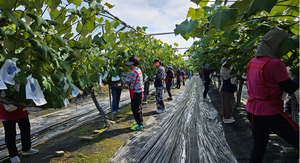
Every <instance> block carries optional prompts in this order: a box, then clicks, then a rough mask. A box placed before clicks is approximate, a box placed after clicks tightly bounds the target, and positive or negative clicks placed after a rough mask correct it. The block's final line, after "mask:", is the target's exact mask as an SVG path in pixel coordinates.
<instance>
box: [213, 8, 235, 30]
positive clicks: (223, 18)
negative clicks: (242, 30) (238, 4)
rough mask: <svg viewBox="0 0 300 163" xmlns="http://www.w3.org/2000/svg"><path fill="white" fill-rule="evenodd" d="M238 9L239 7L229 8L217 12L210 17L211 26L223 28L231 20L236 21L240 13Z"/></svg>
mask: <svg viewBox="0 0 300 163" xmlns="http://www.w3.org/2000/svg"><path fill="white" fill-rule="evenodd" d="M237 10H238V9H233V8H227V9H223V10H222V11H221V12H215V13H214V14H212V15H211V16H209V17H208V21H209V28H210V27H211V26H212V25H214V27H215V28H217V29H221V30H222V29H223V28H224V27H225V26H226V24H227V23H228V21H229V20H232V21H233V22H235V21H236V18H237V15H238V12H237Z"/></svg>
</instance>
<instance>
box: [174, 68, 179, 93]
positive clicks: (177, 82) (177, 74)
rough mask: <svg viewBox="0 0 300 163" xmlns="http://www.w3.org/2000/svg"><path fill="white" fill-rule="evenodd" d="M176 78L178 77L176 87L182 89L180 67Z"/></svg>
mask: <svg viewBox="0 0 300 163" xmlns="http://www.w3.org/2000/svg"><path fill="white" fill-rule="evenodd" d="M176 78H177V86H176V87H175V88H178V89H180V68H178V71H177V73H176Z"/></svg>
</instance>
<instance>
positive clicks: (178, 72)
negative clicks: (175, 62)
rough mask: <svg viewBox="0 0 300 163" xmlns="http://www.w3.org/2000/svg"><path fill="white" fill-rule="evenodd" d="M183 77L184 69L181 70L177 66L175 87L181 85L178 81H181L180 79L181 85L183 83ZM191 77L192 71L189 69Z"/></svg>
mask: <svg viewBox="0 0 300 163" xmlns="http://www.w3.org/2000/svg"><path fill="white" fill-rule="evenodd" d="M185 77H186V75H185V71H184V70H182V69H181V68H180V67H179V68H178V70H177V73H176V80H177V85H176V87H175V88H178V89H180V86H181V84H180V82H181V81H182V85H185ZM191 77H192V71H190V73H189V78H190V79H191Z"/></svg>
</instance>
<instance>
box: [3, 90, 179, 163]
mask: <svg viewBox="0 0 300 163" xmlns="http://www.w3.org/2000/svg"><path fill="white" fill-rule="evenodd" d="M174 87H175V86H174ZM182 88H183V87H182ZM172 92H173V93H176V92H178V90H177V89H175V88H173V89H172ZM164 98H165V99H167V98H168V95H167V92H165V94H164ZM165 102H167V101H165ZM79 107H80V105H79ZM142 108H143V120H144V122H146V121H147V120H148V119H149V118H150V117H151V116H153V115H156V114H157V113H156V110H157V109H156V103H155V96H154V94H152V96H151V97H149V98H148V104H143V107H142ZM124 111H125V112H124ZM128 111H129V112H128ZM37 114H41V113H36V115H37ZM36 115H35V116H36ZM117 115H119V117H118V118H116V119H114V121H116V122H117V123H116V124H113V125H112V126H110V127H109V128H108V129H107V130H105V129H103V126H104V123H103V119H96V120H93V121H91V122H89V123H87V124H84V125H82V126H80V127H79V128H77V129H74V130H72V131H71V132H68V133H65V134H62V135H60V136H58V137H56V138H54V139H52V140H49V141H47V142H45V143H43V144H41V145H38V146H37V147H34V148H37V149H39V150H40V152H39V154H36V155H33V156H21V155H19V157H20V159H21V162H22V163H48V162H51V163H64V162H76V163H78V162H82V163H87V162H89V163H92V162H99V163H100V162H101V163H102V162H103V163H105V162H108V160H109V159H110V158H111V157H112V156H113V155H114V153H115V152H117V150H118V149H119V148H120V147H121V146H122V145H123V144H124V143H125V142H126V141H127V140H128V139H129V138H130V137H131V136H132V135H133V134H134V133H135V131H132V130H131V129H130V127H131V126H132V124H133V123H134V122H135V120H134V117H133V115H132V113H131V110H130V104H128V105H126V106H124V107H122V108H121V113H118V114H117ZM108 117H109V118H110V117H111V116H110V115H108ZM145 127H147V124H146V125H145ZM94 130H100V131H101V132H102V133H101V134H100V133H98V134H94V133H93V131H94ZM82 136H90V137H93V140H91V141H83V140H81V139H80V138H81V137H82ZM56 151H64V153H65V154H64V156H61V157H57V156H56ZM87 153H89V154H90V155H88V154H87ZM93 156H97V157H98V156H99V157H98V158H99V159H95V158H93V159H89V157H93ZM9 162H10V161H9V160H7V161H5V163H9Z"/></svg>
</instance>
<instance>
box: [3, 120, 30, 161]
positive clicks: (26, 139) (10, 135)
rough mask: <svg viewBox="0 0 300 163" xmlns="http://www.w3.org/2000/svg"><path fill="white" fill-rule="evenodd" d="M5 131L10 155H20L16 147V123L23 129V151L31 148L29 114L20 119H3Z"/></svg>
mask: <svg viewBox="0 0 300 163" xmlns="http://www.w3.org/2000/svg"><path fill="white" fill-rule="evenodd" d="M2 123H3V126H4V131H5V144H6V147H7V149H8V152H9V157H15V156H17V155H18V153H19V152H18V149H17V147H16V123H18V125H19V128H20V131H21V141H22V151H28V150H29V149H30V148H31V139H30V123H29V119H28V116H26V117H25V118H23V119H21V120H18V121H2Z"/></svg>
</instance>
